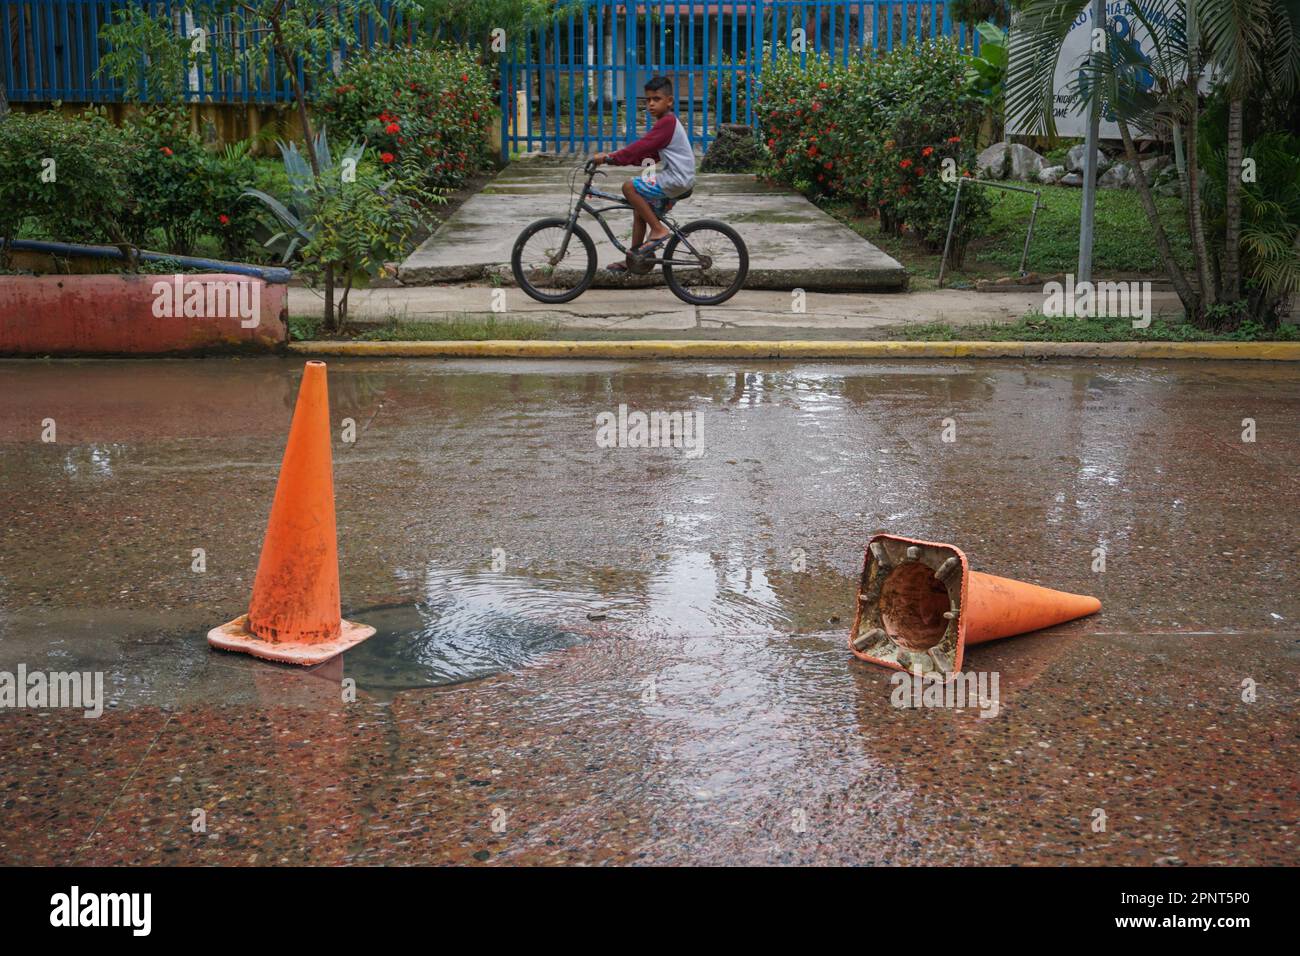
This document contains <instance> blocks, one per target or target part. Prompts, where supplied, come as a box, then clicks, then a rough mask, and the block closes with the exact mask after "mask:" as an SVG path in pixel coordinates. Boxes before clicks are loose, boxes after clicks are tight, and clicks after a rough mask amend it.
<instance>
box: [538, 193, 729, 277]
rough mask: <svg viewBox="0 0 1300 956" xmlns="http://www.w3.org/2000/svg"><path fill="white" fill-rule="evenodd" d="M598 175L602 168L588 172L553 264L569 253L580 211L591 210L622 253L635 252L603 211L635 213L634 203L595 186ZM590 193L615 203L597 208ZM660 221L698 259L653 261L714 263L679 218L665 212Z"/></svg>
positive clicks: (662, 260)
mask: <svg viewBox="0 0 1300 956" xmlns="http://www.w3.org/2000/svg"><path fill="white" fill-rule="evenodd" d="M597 175H601V176H603V175H605V174H604V173H603V172H601V171H600V170H598V169H592V170H591V171H590V172H588V173H587V180H586V182H585V183H584V184H583V187H582V192H581V193H580V194H579V196H578V200H577V202H575V203H574V204H573V209H572V211H570V213H569V222H568V225H566V226H565V227H564V241H563V242H561V243H560V249H559V251H558V252H557V253H556V254H555V256H554V257H553V258H552V259H551V265H552V266H554V265H556V264H558V263H559V262H561V261H563V259H564V256H565V254H566V253H567V252H568V250H569V240H570V239H571V238H573V227H574V226H576V225H577V224H578V214H579V213H581V212H585V213H587V215H589V216H591V217H592V218H593V219H595V220H596V221H597V222H598V223H600V228H601V229H603V230H605V235H606V236H608V237H609V241H610V242H612V243H613V244H614V248H615V249H617V250H618V251H619V252H621V253H623V254H624V255H627V254H629V253H630V251H631V250H629V249H628V247H627V246H625V245H623V243H621V242H619V241H618V237H617V236H615V235H614V230H613V229H611V228H609V223H607V222H606V221H605V217H604V215H603V214H604V213H607V212H613V211H614V210H615V209H626V210H628V211H629V212H631V211H632V204H631V203H630V202H628V201H627V200H626V199H624V198H623V197H622V196H611V195H610V194H609V193H603V192H601V191H600V190H599V189H593V188H592V185H591V183H592V180H594V179H595V178H596V176H597ZM589 196H591V197H595V198H596V199H601V200H609V201H610V202H612V203H613V205H610V206H602V207H601V208H599V209H597V208H596V207H595V206H593V205H591V203H589V202H587V198H588V197H589ZM659 221H660V222H662V223H663V224H664V225H665V226H667V227H668V231H669V232H671V233H672V234H673V235H674V236H676V237H677V242H678V243H679V245H681V246H685V247H686V248H687V249H689V250H690V251H691V253H692V254H693V255H694V256H695V258H694V259H691V260H686V261H683V260H678V259H659V258H656V259H651V260H649V261H651V262H654V263H658V264H667V265H674V266H687V267H690V266H697V267H699V268H702V269H707V268H709V266H710V265H711V264H712V263H709V262H707V261H706V260H707V259H708V257H707V256H702V255H700V253H699V251H698V250H696V248H695V247H694V246H692V245H691V243H690V240H689V239H687V238H686V236H685V234H684V233H683V232H682V231H681V230H680V229H678V228H677V222H676V220H674V219H671V218H669V217H668V216H667V215H663V216H660V217H659Z"/></svg>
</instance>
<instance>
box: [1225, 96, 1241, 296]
mask: <svg viewBox="0 0 1300 956" xmlns="http://www.w3.org/2000/svg"><path fill="white" fill-rule="evenodd" d="M1241 140H1242V129H1241V97H1239V96H1234V97H1233V98H1232V99H1231V100H1230V101H1229V103H1228V162H1227V169H1226V176H1227V181H1226V182H1225V183H1224V184H1223V185H1224V200H1223V211H1224V218H1225V219H1226V223H1225V226H1224V236H1223V299H1224V301H1225V302H1236V301H1238V300H1239V299H1240V298H1241V159H1242V142H1241Z"/></svg>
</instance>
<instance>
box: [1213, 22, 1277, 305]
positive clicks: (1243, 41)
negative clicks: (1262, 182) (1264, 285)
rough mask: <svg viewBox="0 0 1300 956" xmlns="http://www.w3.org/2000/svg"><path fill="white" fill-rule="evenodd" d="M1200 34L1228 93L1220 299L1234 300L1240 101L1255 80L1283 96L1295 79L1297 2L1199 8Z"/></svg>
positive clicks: (1240, 154)
mask: <svg viewBox="0 0 1300 956" xmlns="http://www.w3.org/2000/svg"><path fill="white" fill-rule="evenodd" d="M1205 7H1206V9H1205V12H1204V21H1203V23H1202V25H1201V26H1202V34H1203V37H1204V41H1205V44H1206V47H1207V48H1208V49H1209V50H1211V51H1213V55H1214V65H1215V67H1216V69H1218V70H1220V71H1222V73H1223V75H1224V78H1225V83H1226V88H1227V93H1228V141H1227V162H1226V173H1227V175H1226V177H1225V180H1224V220H1225V225H1224V247H1223V270H1222V289H1221V292H1222V298H1223V301H1225V302H1229V303H1232V302H1237V301H1239V300H1240V299H1241V298H1242V287H1241V182H1242V178H1241V169H1242V159H1243V154H1244V131H1243V126H1242V112H1243V106H1244V101H1245V98H1246V97H1247V96H1249V95H1250V93H1251V91H1252V90H1253V89H1255V88H1256V87H1257V85H1258V84H1259V83H1260V82H1262V81H1263V82H1272V83H1274V84H1276V85H1277V86H1279V87H1280V88H1281V90H1282V91H1283V92H1285V93H1290V92H1292V91H1293V90H1294V89H1295V88H1296V84H1297V81H1298V80H1300V2H1296V0H1292V2H1289V3H1287V4H1285V5H1284V4H1282V3H1278V2H1276V0H1227V2H1218V3H1209V4H1206V5H1205Z"/></svg>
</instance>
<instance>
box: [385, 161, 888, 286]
mask: <svg viewBox="0 0 1300 956" xmlns="http://www.w3.org/2000/svg"><path fill="white" fill-rule="evenodd" d="M605 171H606V172H607V173H608V175H606V176H604V177H599V178H598V179H597V182H598V183H599V186H600V188H601V190H602V191H603V192H607V193H611V194H614V195H617V194H618V193H619V190H620V189H621V188H622V183H623V181H624V180H625V179H629V178H631V177H632V176H634V175H636V173H637V170H635V169H630V168H629V169H620V168H615V167H608V168H607V169H606V170H605ZM572 175H573V165H572V163H569V162H565V163H563V164H557V163H556V162H555V161H554V160H531V161H528V160H526V161H520V162H515V163H512V164H511V165H509V166H508V167H506V168H505V169H504V170H502V171H501V172H500V173H499V174H498V175H497V176H496V177H495V178H494V179H493V180H492V181H491V182H490V183H489V184H488V185H487V186H486V187H485V188H484V189H483V191H482V192H480V193H478V194H477V195H475V196H472V197H471V198H470V199H468V200H467V201H466V202H465V204H464V205H462V206H461V207H460V208H459V209H457V210H456V211H455V212H454V213H452V215H451V217H450V218H449V219H448V220H447V221H446V222H444V223H443V224H442V225H441V226H439V227H438V229H437V231H436V232H434V234H433V235H432V236H430V237H429V238H428V239H427V240H426V241H425V242H424V243H423V244H422V245H421V246H420V247H419V248H417V249H416V250H415V252H413V253H412V254H411V255H410V257H409V258H407V260H406V261H405V262H403V263H402V266H401V269H400V271H399V277H400V278H401V281H402V282H403V283H405V284H407V285H424V284H428V283H432V282H449V281H450V282H454V281H462V280H468V279H483V278H488V277H492V276H496V277H498V278H499V279H500V281H503V282H505V283H509V284H513V282H514V278H513V276H511V274H510V253H511V249H512V248H513V247H514V242H515V239H516V237H517V236H518V235H519V233H520V232H521V231H522V230H523V229H524V227H525V226H527V225H528V224H529V223H530V222H534V221H535V220H538V219H543V218H546V217H548V216H564V215H567V214H568V212H569V210H570V209H571V208H572V206H573V195H572V193H571V191H570V184H569V180H570V177H571V176H572ZM581 176H582V174H581V170H579V172H578V179H577V181H576V182H577V185H578V186H579V187H580V186H581V182H582V179H581ZM596 205H597V206H598V207H599V206H600V205H602V204H601V203H597V204H596ZM673 217H674V218H675V219H676V220H677V221H678V222H679V223H681V224H685V223H687V222H690V221H691V220H694V219H720V220H722V221H723V222H725V223H727V224H728V225H730V226H732V227H733V228H734V229H735V230H736V231H737V232H739V233H740V235H741V237H742V238H744V240H745V244H746V246H748V247H749V278H748V280H747V282H746V287H747V288H751V289H787V290H788V289H793V288H803V289H835V290H845V291H858V292H864V291H889V290H901V289H904V288H906V285H907V272H906V270H905V269H904V268H903V266H902V265H901V264H900V263H899V262H898V261H897V260H896V259H894V258H892V257H891V256H888V255H886V254H885V253H884V252H881V251H880V250H879V249H878V248H876V247H875V246H874V245H872V244H871V243H869V242H867V241H866V240H865V239H863V238H862V237H861V236H859V235H858V234H857V233H856V232H854V231H853V230H852V229H849V228H848V227H847V226H845V225H843V224H842V223H840V222H837V221H836V220H834V219H832V218H831V217H830V216H828V215H826V213H824V212H823V211H822V210H820V209H818V208H817V207H816V206H814V205H813V204H812V203H810V202H809V201H808V200H807V199H805V198H804V197H803V196H801V195H799V194H798V193H796V192H793V191H792V190H788V189H784V188H781V187H778V186H771V185H768V184H765V183H761V182H759V181H758V180H757V179H756V178H755V177H754V176H751V175H748V174H728V173H714V174H702V175H700V176H699V177H698V179H697V182H696V185H695V192H694V194H693V195H692V196H691V197H690V198H688V199H685V200H683V201H682V202H681V203H679V204H678V205H677V207H676V209H674V210H673ZM606 221H607V222H608V223H609V225H610V228H611V229H613V230H614V233H615V234H616V235H617V236H619V238H620V240H621V241H623V242H624V243H626V242H627V241H628V236H629V234H630V232H631V227H632V219H631V214H630V213H627V212H624V211H622V210H616V211H615V212H612V213H610V214H609V215H608V216H607V217H606ZM579 222H580V224H581V225H582V227H583V228H584V229H585V230H586V231H587V233H588V234H589V235H590V236H591V238H592V241H593V242H594V243H595V245H596V254H597V256H598V262H599V263H600V265H601V266H604V265H606V264H608V263H610V262H613V261H617V260H618V259H619V258H620V254H619V253H618V251H617V250H616V249H615V248H614V246H613V244H611V243H610V241H609V239H608V237H606V235H605V233H604V230H602V229H601V227H600V224H599V223H598V222H596V221H595V220H594V219H592V218H591V217H590V216H587V215H585V214H584V215H583V216H582V217H581V218H580V219H579ZM596 285H597V286H603V287H607V288H642V287H647V286H662V285H663V279H662V278H661V277H660V276H659V275H658V273H657V272H656V273H655V274H653V275H649V276H630V277H620V276H618V275H616V274H614V273H611V272H608V271H606V270H604V269H601V270H599V271H598V272H597V273H596Z"/></svg>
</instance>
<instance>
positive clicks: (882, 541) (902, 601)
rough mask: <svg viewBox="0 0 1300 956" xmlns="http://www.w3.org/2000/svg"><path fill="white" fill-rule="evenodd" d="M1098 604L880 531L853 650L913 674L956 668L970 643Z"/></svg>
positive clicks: (865, 569)
mask: <svg viewBox="0 0 1300 956" xmlns="http://www.w3.org/2000/svg"><path fill="white" fill-rule="evenodd" d="M1100 609H1101V602H1100V601H1098V600H1097V599H1096V598H1094V597H1088V596H1086V595H1082V594H1069V593H1067V592H1065V591H1054V590H1052V589H1050V588H1043V587H1039V586H1037V585H1034V584H1026V583H1024V582H1023V581H1015V580H1012V579H1010V578H1000V577H997V576H996V575H992V574H984V573H982V572H979V571H972V570H970V565H969V563H968V562H967V560H966V555H965V554H964V553H963V552H962V550H961V549H960V548H957V547H954V546H953V545H950V544H941V543H937V542H933V541H920V540H917V539H915V538H901V537H898V536H897V535H890V534H878V535H875V536H873V537H872V539H871V541H870V542H869V543H868V545H867V552H866V555H865V557H864V559H863V564H862V579H861V582H860V584H859V586H858V606H857V610H856V612H855V613H854V617H853V628H852V629H851V630H850V632H849V650H850V651H851V652H852V653H853V655H854V656H855V657H857V658H859V659H860V660H864V661H870V662H871V663H873V664H883V665H884V666H885V667H893V668H896V669H898V670H903V671H911V672H912V673H914V674H923V675H924V674H929V675H949V674H956V673H958V672H959V671H960V670H961V667H962V661H963V658H964V657H965V653H966V647H967V645H969V644H979V643H982V642H984V641H991V640H994V639H996V638H1000V637H1011V636H1012V635H1015V634H1023V633H1025V632H1027V631H1035V630H1039V629H1040V628H1044V627H1051V626H1053V625H1055V624H1061V623H1063V622H1065V621H1070V620H1073V619H1075V618H1077V617H1083V616H1084V615H1086V614H1092V613H1094V612H1096V611H1098V610H1100Z"/></svg>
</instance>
